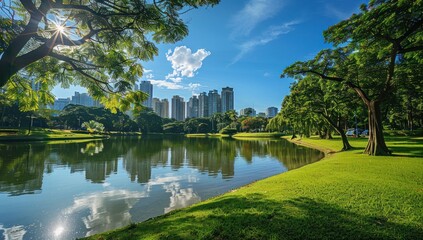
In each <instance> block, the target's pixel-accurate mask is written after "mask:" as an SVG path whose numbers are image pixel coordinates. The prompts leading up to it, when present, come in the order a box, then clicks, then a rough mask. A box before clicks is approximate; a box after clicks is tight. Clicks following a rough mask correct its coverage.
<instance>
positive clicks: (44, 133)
mask: <svg viewBox="0 0 423 240" xmlns="http://www.w3.org/2000/svg"><path fill="white" fill-rule="evenodd" d="M111 136H141V133H136V132H127V133H126V132H109V133H107V134H89V133H88V132H84V131H79V130H58V129H35V130H32V131H31V133H29V134H27V133H26V131H25V130H21V131H7V132H3V133H0V142H26V141H53V140H54V141H55V140H79V139H104V138H109V137H111Z"/></svg>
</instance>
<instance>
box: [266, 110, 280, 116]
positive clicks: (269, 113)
mask: <svg viewBox="0 0 423 240" xmlns="http://www.w3.org/2000/svg"><path fill="white" fill-rule="evenodd" d="M277 114H278V108H277V107H268V108H267V109H266V117H268V118H272V117H275V116H276V115H277Z"/></svg>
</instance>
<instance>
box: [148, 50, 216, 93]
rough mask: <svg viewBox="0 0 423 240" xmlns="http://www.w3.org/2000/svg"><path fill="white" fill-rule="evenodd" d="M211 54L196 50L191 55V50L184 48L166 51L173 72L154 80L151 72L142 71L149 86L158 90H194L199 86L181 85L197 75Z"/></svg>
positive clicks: (197, 84) (196, 84) (192, 84)
mask: <svg viewBox="0 0 423 240" xmlns="http://www.w3.org/2000/svg"><path fill="white" fill-rule="evenodd" d="M210 54H211V53H210V52H209V51H206V50H205V49H198V50H197V51H196V52H195V53H192V51H191V49H190V48H188V47H186V46H179V47H176V48H175V49H174V50H173V51H172V50H170V49H169V50H168V51H167V53H166V59H167V60H168V61H169V62H170V63H171V64H172V68H173V71H172V72H171V73H169V74H167V75H166V76H165V77H164V79H160V78H159V79H154V75H153V71H152V70H148V69H146V70H144V72H145V73H147V74H146V76H145V77H146V78H147V79H148V80H149V81H150V82H151V84H153V85H156V86H157V87H160V88H166V89H172V90H178V89H187V90H192V91H194V90H196V89H198V88H199V87H200V86H201V84H199V83H189V84H188V85H186V84H183V83H182V81H183V80H184V78H191V77H194V76H195V75H196V74H197V71H198V70H199V69H200V68H201V67H202V65H203V61H204V59H206V58H207V57H208V56H209V55H210Z"/></svg>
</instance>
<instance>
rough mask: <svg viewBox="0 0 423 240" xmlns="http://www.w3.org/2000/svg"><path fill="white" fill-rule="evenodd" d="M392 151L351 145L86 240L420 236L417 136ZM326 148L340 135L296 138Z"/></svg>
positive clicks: (422, 205)
mask: <svg viewBox="0 0 423 240" xmlns="http://www.w3.org/2000/svg"><path fill="white" fill-rule="evenodd" d="M386 140H387V144H388V146H390V147H391V148H393V150H394V151H395V152H396V154H397V156H392V157H371V156H367V155H364V154H361V152H362V151H363V148H364V146H365V145H366V139H351V144H352V145H353V146H354V147H355V149H354V150H352V151H348V152H339V153H335V154H330V155H328V157H326V158H324V159H323V160H321V161H319V162H316V163H313V164H310V165H307V166H304V167H302V168H299V169H295V170H292V171H289V172H286V173H283V174H280V175H277V176H274V177H270V178H267V179H264V180H261V181H258V182H255V183H252V184H250V185H247V186H245V187H242V188H240V189H236V190H234V191H232V192H229V193H227V194H224V195H222V196H218V197H215V198H212V199H209V200H207V201H204V202H201V203H198V204H196V205H193V206H191V207H188V208H186V209H182V210H177V211H174V212H171V213H169V214H166V215H164V216H159V217H157V218H154V219H151V220H148V221H146V222H142V223H139V224H132V225H130V226H129V227H127V228H123V229H120V230H116V231H112V232H108V233H104V234H101V235H95V236H92V237H90V238H89V239H103V240H105V239H423V153H422V151H423V138H421V137H420V138H417V137H388V138H387V139H386ZM300 141H301V143H305V144H308V145H309V146H319V148H320V149H324V150H326V151H328V152H334V151H337V150H339V149H340V148H341V144H340V142H339V139H338V140H336V139H335V140H320V139H317V138H311V139H301V140H300Z"/></svg>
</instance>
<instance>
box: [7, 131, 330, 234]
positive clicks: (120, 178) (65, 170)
mask: <svg viewBox="0 0 423 240" xmlns="http://www.w3.org/2000/svg"><path fill="white" fill-rule="evenodd" d="M322 157H323V155H322V153H320V152H318V151H316V150H312V149H307V148H303V147H299V146H296V145H293V144H291V143H289V142H287V141H285V140H242V141H239V140H232V139H186V138H164V139H163V138H143V139H141V138H114V139H108V140H100V141H88V142H78V143H76V142H68V143H63V142H61V143H54V142H47V143H45V142H44V143H34V142H33V143H13V144H0V239H1V238H3V239H74V238H76V237H83V236H88V235H92V234H95V233H100V232H104V231H107V230H111V229H114V228H119V227H123V226H125V225H128V224H130V223H131V222H139V221H143V220H146V219H148V218H151V217H154V216H157V215H161V214H164V213H167V212H169V211H172V210H174V209H178V208H182V207H186V206H189V205H191V204H194V203H196V202H199V201H201V200H205V199H207V198H210V197H212V196H216V195H219V194H222V193H224V192H227V191H229V190H231V189H233V188H237V187H240V186H242V185H245V184H248V183H250V182H253V181H255V180H258V179H262V178H265V177H268V176H272V175H275V174H277V173H281V172H284V171H287V170H290V169H294V168H298V167H301V166H303V165H306V164H309V163H312V162H314V161H317V160H318V159H320V158H322Z"/></svg>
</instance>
